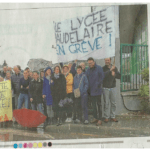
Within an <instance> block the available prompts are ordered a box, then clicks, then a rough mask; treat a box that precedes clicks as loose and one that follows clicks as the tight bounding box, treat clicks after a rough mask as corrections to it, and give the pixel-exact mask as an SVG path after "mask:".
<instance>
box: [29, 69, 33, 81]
mask: <svg viewBox="0 0 150 150" xmlns="http://www.w3.org/2000/svg"><path fill="white" fill-rule="evenodd" d="M29 77H30V78H31V79H33V72H32V71H31V70H30V72H29Z"/></svg>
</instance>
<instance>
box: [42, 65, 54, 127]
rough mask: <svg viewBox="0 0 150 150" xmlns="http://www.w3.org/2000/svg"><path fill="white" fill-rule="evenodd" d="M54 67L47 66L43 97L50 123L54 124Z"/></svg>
mask: <svg viewBox="0 0 150 150" xmlns="http://www.w3.org/2000/svg"><path fill="white" fill-rule="evenodd" d="M52 73H53V71H52V69H51V67H47V68H46V69H45V71H44V81H43V99H44V101H45V104H46V112H47V115H48V124H52V120H53V117H54V112H53V110H52V104H53V98H52V93H51V86H53V84H54V82H53V80H52Z"/></svg>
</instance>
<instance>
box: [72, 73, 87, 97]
mask: <svg viewBox="0 0 150 150" xmlns="http://www.w3.org/2000/svg"><path fill="white" fill-rule="evenodd" d="M81 79H82V81H81ZM80 81H81V84H80ZM79 84H80V87H79ZM88 87H89V83H88V79H87V77H86V75H85V73H81V74H80V75H78V74H76V75H75V77H74V84H73V89H74V90H75V89H77V88H79V89H80V93H81V96H83V95H87V90H88Z"/></svg>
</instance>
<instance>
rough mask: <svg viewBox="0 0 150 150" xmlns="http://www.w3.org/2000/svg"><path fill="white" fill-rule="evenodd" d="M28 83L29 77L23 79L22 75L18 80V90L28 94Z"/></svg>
mask: <svg viewBox="0 0 150 150" xmlns="http://www.w3.org/2000/svg"><path fill="white" fill-rule="evenodd" d="M29 83H30V78H28V79H27V80H25V79H24V77H22V78H21V79H20V81H19V91H20V93H22V94H28V91H29V90H28V89H27V87H28V86H29ZM21 86H23V88H21Z"/></svg>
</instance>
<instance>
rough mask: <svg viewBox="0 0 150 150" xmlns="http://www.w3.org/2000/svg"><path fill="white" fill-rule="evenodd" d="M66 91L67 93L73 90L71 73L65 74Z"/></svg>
mask: <svg viewBox="0 0 150 150" xmlns="http://www.w3.org/2000/svg"><path fill="white" fill-rule="evenodd" d="M66 91H67V94H68V93H72V92H73V75H72V74H71V73H69V74H68V75H67V76H66Z"/></svg>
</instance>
